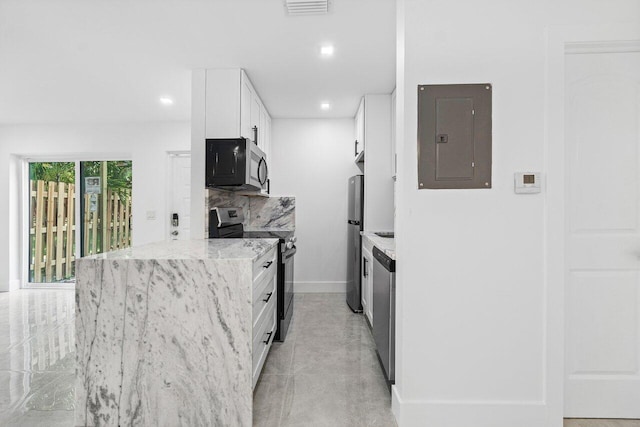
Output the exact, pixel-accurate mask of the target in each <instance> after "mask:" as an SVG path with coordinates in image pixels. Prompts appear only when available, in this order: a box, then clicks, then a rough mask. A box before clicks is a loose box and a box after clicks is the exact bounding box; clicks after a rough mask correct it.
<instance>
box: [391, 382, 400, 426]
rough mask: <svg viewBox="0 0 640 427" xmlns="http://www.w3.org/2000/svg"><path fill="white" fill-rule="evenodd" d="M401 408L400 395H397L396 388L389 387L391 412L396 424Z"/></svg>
mask: <svg viewBox="0 0 640 427" xmlns="http://www.w3.org/2000/svg"><path fill="white" fill-rule="evenodd" d="M401 407H402V400H401V399H400V395H399V394H398V387H396V386H395V384H394V385H392V386H391V412H392V413H393V416H394V417H395V418H396V424H398V425H401V424H400V422H401V421H400V408H401Z"/></svg>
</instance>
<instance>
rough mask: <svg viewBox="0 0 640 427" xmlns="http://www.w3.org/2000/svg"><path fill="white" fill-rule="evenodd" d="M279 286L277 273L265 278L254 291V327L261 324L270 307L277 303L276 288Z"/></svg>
mask: <svg viewBox="0 0 640 427" xmlns="http://www.w3.org/2000/svg"><path fill="white" fill-rule="evenodd" d="M277 286H278V280H277V275H276V274H275V272H273V274H269V275H268V276H266V277H264V280H262V281H261V283H260V284H258V285H257V286H256V287H255V288H254V289H253V327H254V328H255V327H256V325H257V324H258V323H259V321H260V318H261V317H262V316H264V314H265V312H266V311H267V308H268V306H269V305H270V304H271V303H272V302H273V301H276V302H277V296H276V288H277Z"/></svg>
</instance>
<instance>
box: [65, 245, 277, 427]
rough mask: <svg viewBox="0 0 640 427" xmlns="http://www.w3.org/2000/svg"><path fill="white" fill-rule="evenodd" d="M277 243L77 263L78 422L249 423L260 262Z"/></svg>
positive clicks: (144, 252) (163, 248)
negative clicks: (254, 302)
mask: <svg viewBox="0 0 640 427" xmlns="http://www.w3.org/2000/svg"><path fill="white" fill-rule="evenodd" d="M277 242H278V241H277V240H275V239H255V240H248V239H229V240H214V241H210V240H205V241H183V242H179V243H178V244H177V245H176V244H175V243H176V242H162V243H157V244H152V245H146V246H141V247H138V248H132V249H128V250H123V251H118V252H113V253H111V254H105V255H104V256H94V257H90V258H83V259H80V260H78V261H77V285H76V342H77V355H76V360H77V372H78V378H77V382H76V419H75V421H76V424H77V425H96V426H98V425H156V426H192V425H234V426H248V425H251V417H252V415H251V414H252V375H251V374H252V358H251V345H252V343H251V337H252V314H251V313H252V298H251V287H252V279H253V273H252V271H253V270H252V268H253V262H252V261H253V259H254V258H256V257H258V256H260V255H261V254H263V253H264V252H266V251H267V250H269V249H270V248H271V247H273V246H275V245H276V244H277Z"/></svg>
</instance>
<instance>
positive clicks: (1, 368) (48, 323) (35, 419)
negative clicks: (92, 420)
mask: <svg viewBox="0 0 640 427" xmlns="http://www.w3.org/2000/svg"><path fill="white" fill-rule="evenodd" d="M74 316H75V309H74V292H73V291H69V290H60V291H56V290H24V291H16V292H10V293H0V425H2V426H40V425H42V426H45V425H46V426H70V425H73V405H74V381H75V332H74V325H73V322H74Z"/></svg>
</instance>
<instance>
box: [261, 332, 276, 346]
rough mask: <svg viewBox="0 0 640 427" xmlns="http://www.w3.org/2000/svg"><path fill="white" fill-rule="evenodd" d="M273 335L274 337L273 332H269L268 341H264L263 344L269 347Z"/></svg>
mask: <svg viewBox="0 0 640 427" xmlns="http://www.w3.org/2000/svg"><path fill="white" fill-rule="evenodd" d="M271 335H273V331H271V332H269V333H268V334H267V339H266V340H265V341H262V342H263V343H265V344H267V345H269V341H270V340H271Z"/></svg>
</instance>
